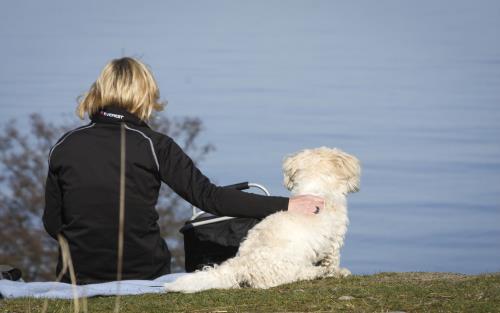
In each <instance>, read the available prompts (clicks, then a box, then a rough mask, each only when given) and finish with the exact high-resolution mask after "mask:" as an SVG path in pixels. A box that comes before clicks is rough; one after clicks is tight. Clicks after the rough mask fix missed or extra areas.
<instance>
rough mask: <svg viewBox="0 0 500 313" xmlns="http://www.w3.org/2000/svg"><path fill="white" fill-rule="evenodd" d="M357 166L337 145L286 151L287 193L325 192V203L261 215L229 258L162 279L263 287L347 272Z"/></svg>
mask: <svg viewBox="0 0 500 313" xmlns="http://www.w3.org/2000/svg"><path fill="white" fill-rule="evenodd" d="M360 171H361V169H360V165H359V162H358V160H357V159H356V158H355V157H353V156H351V155H349V154H347V153H345V152H342V151H341V150H339V149H330V148H327V147H321V148H316V149H306V150H302V151H300V152H298V153H296V154H293V155H290V156H288V157H287V158H286V159H285V160H284V163H283V172H284V184H285V186H286V187H287V189H289V190H290V191H291V194H292V195H302V194H313V195H318V196H321V197H324V198H325V201H326V203H325V208H324V209H323V210H321V211H320V212H319V213H318V214H316V215H305V214H302V213H293V212H288V211H282V212H278V213H275V214H272V215H270V216H268V217H266V218H265V219H264V220H262V221H261V222H260V223H259V224H257V225H255V226H254V228H252V229H251V230H250V231H249V232H248V236H247V238H246V239H245V240H244V241H243V242H242V244H241V245H240V248H239V250H238V254H237V255H236V256H235V257H234V258H232V259H229V260H227V261H225V262H223V263H222V264H221V265H220V266H217V267H215V268H206V269H204V270H203V271H198V272H195V273H192V274H187V275H185V276H182V277H180V278H178V279H177V280H176V281H174V282H171V283H167V284H165V288H166V290H167V291H174V292H185V293H191V292H198V291H202V290H207V289H214V288H217V289H229V288H240V287H253V288H263V289H265V288H270V287H275V286H278V285H281V284H285V283H291V282H294V281H298V280H310V279H315V278H319V277H328V276H346V275H349V274H350V272H349V270H347V269H345V268H341V267H340V248H341V247H342V245H343V243H344V236H345V233H346V231H347V225H348V223H349V220H348V217H347V203H346V196H347V193H349V192H354V191H357V190H358V188H359V177H360Z"/></svg>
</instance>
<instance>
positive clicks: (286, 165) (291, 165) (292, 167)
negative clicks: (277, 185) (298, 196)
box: [283, 152, 300, 190]
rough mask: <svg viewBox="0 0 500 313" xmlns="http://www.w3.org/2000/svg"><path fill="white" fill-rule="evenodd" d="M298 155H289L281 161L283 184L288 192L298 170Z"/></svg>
mask: <svg viewBox="0 0 500 313" xmlns="http://www.w3.org/2000/svg"><path fill="white" fill-rule="evenodd" d="M299 153H300V152H297V153H294V154H289V155H287V156H286V157H285V158H284V159H283V184H284V185H285V188H286V189H288V190H292V188H293V181H294V177H295V175H296V174H297V171H298V170H299V159H300V158H298V157H297V156H298V154H299Z"/></svg>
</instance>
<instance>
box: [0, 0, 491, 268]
mask: <svg viewBox="0 0 500 313" xmlns="http://www.w3.org/2000/svg"><path fill="white" fill-rule="evenodd" d="M121 3H122V4H120V5H117V4H116V3H115V4H113V3H112V2H103V1H86V2H84V3H81V4H75V3H70V2H66V1H62V0H59V1H52V2H50V3H45V2H43V3H42V2H39V1H30V2H27V1H16V2H15V3H14V2H11V3H2V4H0V40H1V46H2V49H0V57H1V60H2V66H1V71H0V113H1V114H0V122H1V123H2V124H4V123H6V122H7V121H8V120H9V119H10V118H12V117H16V118H18V119H21V120H22V119H23V118H24V117H25V116H26V115H27V114H29V113H31V112H34V111H38V112H42V113H43V114H44V115H45V116H46V117H47V118H50V119H53V120H54V121H56V120H58V119H60V118H61V116H62V115H61V114H66V115H68V114H72V112H73V110H74V108H75V105H76V104H75V103H76V102H75V98H76V97H77V96H78V95H79V94H81V93H83V92H84V91H85V90H86V89H87V88H88V87H89V86H90V84H91V83H92V82H93V81H94V80H95V78H96V77H97V75H98V73H99V71H100V69H101V67H102V66H103V65H104V64H105V63H106V62H107V61H108V60H109V59H111V58H114V57H120V56H122V55H132V56H137V57H140V58H142V60H144V61H145V62H146V63H148V64H149V65H150V66H151V67H152V69H153V72H154V73H155V75H156V78H157V80H158V83H159V85H160V88H161V92H162V96H163V97H164V98H165V99H167V100H168V101H169V105H168V106H167V109H166V111H165V114H167V115H170V116H198V117H200V118H201V119H202V120H203V122H204V125H205V131H204V132H203V135H202V138H201V141H202V142H210V143H213V144H214V145H215V146H216V148H217V150H216V151H215V152H213V153H212V154H210V156H209V157H208V158H207V159H206V160H205V161H204V162H203V163H202V164H201V168H202V170H203V171H204V172H205V173H206V174H207V175H208V176H209V177H211V178H212V179H213V180H214V181H215V182H217V183H220V184H226V183H233V182H237V181H241V180H250V181H256V182H260V183H263V184H265V185H266V186H268V187H269V189H270V190H271V192H272V193H273V194H278V195H287V192H286V190H285V189H284V188H283V187H282V185H281V180H282V174H281V161H282V159H283V157H284V156H285V155H286V154H288V153H292V152H295V151H297V150H300V149H303V148H310V147H317V146H323V145H325V146H331V147H339V148H341V149H343V150H345V151H347V152H349V153H352V154H354V155H356V156H357V157H358V158H359V159H360V160H361V161H362V165H363V176H362V186H361V191H360V192H359V193H357V194H354V195H352V196H351V197H350V200H349V214H350V218H351V225H350V228H349V232H348V236H347V239H346V245H345V248H344V249H343V253H342V263H343V264H344V265H345V266H346V267H348V268H350V269H351V270H352V271H353V272H354V273H373V272H378V271H454V272H463V273H480V272H488V271H500V262H499V260H500V226H499V225H500V183H499V182H498V180H499V179H500V140H499V138H500V123H499V122H498V121H499V118H500V36H499V30H500V3H499V2H497V1H474V2H471V1H438V2H436V1H418V2H411V3H410V2H407V1H376V2H374V1H361V2H355V3H354V2H352V1H314V2H310V1H287V2H279V1H275V2H269V1H252V2H246V3H236V2H233V1H210V2H196V3H195V2H192V3H186V2H181V1H178V2H171V1H156V2H154V1H148V2H146V3H139V2H136V1H124V2H123V1H122V2H121Z"/></svg>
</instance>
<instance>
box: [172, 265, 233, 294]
mask: <svg viewBox="0 0 500 313" xmlns="http://www.w3.org/2000/svg"><path fill="white" fill-rule="evenodd" d="M231 288H239V282H238V280H237V274H236V272H235V271H234V269H233V268H232V266H231V265H230V264H226V263H225V264H222V265H220V266H218V267H215V268H206V269H204V270H202V271H198V272H195V273H189V274H186V275H184V276H181V277H179V278H177V279H176V280H175V281H173V282H171V283H166V284H165V289H166V290H167V291H170V292H183V293H194V292H199V291H203V290H208V289H231Z"/></svg>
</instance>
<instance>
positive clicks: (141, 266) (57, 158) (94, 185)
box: [43, 58, 323, 284]
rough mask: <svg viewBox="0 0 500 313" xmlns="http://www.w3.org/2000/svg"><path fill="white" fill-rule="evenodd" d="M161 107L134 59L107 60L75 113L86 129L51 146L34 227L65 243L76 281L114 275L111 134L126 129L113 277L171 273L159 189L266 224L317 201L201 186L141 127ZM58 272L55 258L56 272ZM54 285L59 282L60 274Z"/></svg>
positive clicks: (115, 156)
mask: <svg viewBox="0 0 500 313" xmlns="http://www.w3.org/2000/svg"><path fill="white" fill-rule="evenodd" d="M162 108H163V105H162V103H161V102H159V90H158V87H157V84H156V82H155V80H154V78H153V76H152V74H151V72H150V71H149V69H148V68H147V67H146V66H145V65H144V64H143V63H141V62H140V61H138V60H136V59H133V58H121V59H116V60H113V61H111V62H110V63H108V64H107V65H106V66H105V67H104V69H103V70H102V72H101V74H100V76H99V77H98V79H97V80H96V82H95V83H94V84H92V86H91V87H90V90H89V91H88V92H87V93H86V94H85V95H84V96H83V97H82V98H81V101H80V103H79V105H78V108H77V113H78V115H79V116H80V118H82V119H83V118H84V117H85V115H86V114H87V115H88V116H89V117H90V119H91V122H90V123H89V124H88V125H85V126H82V127H79V128H76V129H74V130H72V131H70V132H68V133H66V134H65V135H64V136H62V137H61V138H60V139H59V141H58V142H57V143H56V144H55V145H54V146H53V147H52V149H51V151H50V153H49V171H48V176H47V183H46V197H45V201H46V202H45V210H44V214H43V223H44V226H45V229H46V231H47V232H48V233H49V234H50V236H52V237H53V238H55V239H57V236H58V234H61V235H62V236H63V237H64V238H65V239H66V240H67V241H68V243H69V248H70V252H71V257H72V259H73V265H74V268H75V273H76V279H77V283H79V284H85V283H94V282H105V281H113V280H115V279H116V277H117V276H116V275H117V246H118V244H117V242H118V240H117V238H118V224H119V223H118V217H119V209H118V208H119V195H120V142H121V141H120V140H121V137H120V134H121V130H122V125H123V127H124V128H125V138H126V140H125V142H126V145H125V147H126V152H125V155H126V165H125V173H126V176H125V177H126V178H125V212H126V213H125V223H124V227H125V228H124V230H125V231H124V249H123V268H122V269H123V270H122V279H154V278H156V277H159V276H161V275H164V274H167V273H170V253H169V251H168V248H167V245H166V244H165V241H164V240H163V238H162V237H161V236H160V230H159V227H158V224H157V220H158V215H157V213H156V211H155V205H156V202H157V199H158V192H159V189H160V185H161V182H164V183H166V184H168V185H169V186H170V187H171V188H172V189H173V190H174V191H175V192H176V193H177V194H179V195H180V196H181V197H182V198H184V199H185V200H187V201H188V202H190V203H191V204H193V205H195V206H196V207H199V208H202V209H203V210H205V211H207V212H210V213H213V214H216V215H227V216H238V217H265V216H267V215H269V214H272V213H274V212H276V211H279V210H287V209H288V210H290V211H292V210H293V211H298V212H304V213H309V214H312V213H313V212H314V211H316V210H318V209H320V208H322V207H323V199H321V198H318V197H313V196H300V197H294V198H291V199H288V198H284V197H266V196H261V195H256V194H249V193H245V192H241V191H237V190H232V189H225V188H221V187H218V186H216V185H214V184H212V183H211V182H210V180H209V179H208V178H207V177H205V176H204V175H203V174H202V173H201V172H200V171H199V170H198V168H196V166H195V165H194V164H193V162H192V160H191V159H190V158H189V157H188V156H187V155H186V154H185V153H184V152H183V151H182V149H181V148H180V147H179V146H178V145H177V144H176V143H175V142H174V141H173V140H172V138H170V137H168V136H167V135H164V134H161V133H157V132H155V131H153V130H151V129H150V128H149V127H148V125H147V124H146V123H145V121H146V120H148V118H149V117H150V116H151V114H152V112H153V111H155V110H156V111H159V110H161V109H162ZM61 268H62V262H61V255H60V256H59V262H58V265H57V270H56V271H57V273H58V274H59V273H60V271H61ZM63 281H66V282H68V281H69V276H68V274H65V275H64V276H63Z"/></svg>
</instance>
